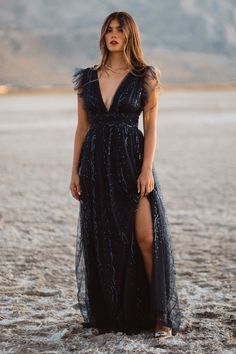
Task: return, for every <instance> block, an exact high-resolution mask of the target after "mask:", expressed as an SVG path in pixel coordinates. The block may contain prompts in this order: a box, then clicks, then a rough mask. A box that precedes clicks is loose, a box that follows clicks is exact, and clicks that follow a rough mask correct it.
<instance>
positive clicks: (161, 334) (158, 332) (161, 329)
mask: <svg viewBox="0 0 236 354" xmlns="http://www.w3.org/2000/svg"><path fill="white" fill-rule="evenodd" d="M154 337H155V338H159V339H160V340H162V339H166V338H169V337H172V328H170V327H166V326H162V325H161V324H158V323H157V324H156V326H155V330H154Z"/></svg>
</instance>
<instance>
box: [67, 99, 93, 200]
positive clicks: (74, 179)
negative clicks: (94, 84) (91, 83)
mask: <svg viewBox="0 0 236 354" xmlns="http://www.w3.org/2000/svg"><path fill="white" fill-rule="evenodd" d="M83 103H84V102H83V98H82V97H80V96H79V94H77V107H78V109H77V112H78V122H77V127H76V131H75V137H74V152H73V163H72V172H71V182H70V190H71V194H72V196H73V198H75V199H77V200H80V192H81V191H80V181H79V175H78V163H79V158H80V153H81V147H82V144H83V141H84V138H85V136H86V134H87V132H88V130H89V123H88V117H87V113H86V111H85V109H84V107H83Z"/></svg>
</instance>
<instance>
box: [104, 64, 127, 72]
mask: <svg viewBox="0 0 236 354" xmlns="http://www.w3.org/2000/svg"><path fill="white" fill-rule="evenodd" d="M104 66H105V67H107V68H108V69H109V70H111V71H112V72H114V73H119V74H120V73H121V72H120V71H117V70H114V69H112V68H111V66H110V65H107V64H105V65H104ZM119 69H124V70H123V71H126V70H128V69H129V68H127V67H126V68H122V67H120V68H118V70H119Z"/></svg>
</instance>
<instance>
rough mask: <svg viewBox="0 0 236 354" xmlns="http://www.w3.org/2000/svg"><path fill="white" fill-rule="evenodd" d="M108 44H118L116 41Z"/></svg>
mask: <svg viewBox="0 0 236 354" xmlns="http://www.w3.org/2000/svg"><path fill="white" fill-rule="evenodd" d="M110 44H118V42H117V41H111V42H110Z"/></svg>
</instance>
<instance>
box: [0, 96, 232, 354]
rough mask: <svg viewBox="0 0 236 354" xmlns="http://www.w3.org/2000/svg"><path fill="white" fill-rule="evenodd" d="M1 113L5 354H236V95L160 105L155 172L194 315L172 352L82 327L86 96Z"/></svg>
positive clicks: (0, 318)
mask: <svg viewBox="0 0 236 354" xmlns="http://www.w3.org/2000/svg"><path fill="white" fill-rule="evenodd" d="M0 115H1V118H0V137H1V139H0V161H1V174H0V182H1V184H0V188H1V202H0V203H1V204H0V232H1V237H0V247H1V263H0V264H1V272H0V284H1V296H0V309H1V312H0V343H1V344H0V351H1V353H4V354H5V353H6V354H7V353H24V354H27V353H93V354H94V353H116V354H118V353H122V354H123V353H142V354H143V353H176V354H179V353H186V354H187V353H193V354H200V353H206V354H209V353H214V354H220V353H223V354H233V353H236V349H235V348H236V338H235V335H236V328H235V324H236V312H235V308H236V306H235V305H236V299H235V294H236V291H235V260H236V252H235V231H236V215H235V214H236V193H235V191H236V178H235V172H236V159H235V154H236V144H235V136H236V92H234V91H228V92H227V91H215V92H208V91H195V92H194V91H176V92H162V94H161V97H160V104H159V116H158V141H157V150H156V156H155V157H156V159H155V164H156V166H157V172H158V174H159V181H160V184H161V186H162V191H163V195H164V197H165V203H166V208H167V212H168V216H169V222H170V226H171V231H172V238H173V244H174V250H175V263H176V272H177V288H178V294H179V300H180V306H181V308H182V311H183V314H184V318H183V322H182V324H181V328H180V332H179V333H178V334H177V335H176V336H175V337H172V338H170V339H168V341H166V342H163V343H162V344H160V343H158V341H157V339H154V338H152V337H151V334H150V333H142V334H138V335H130V336H128V335H125V334H124V333H121V332H119V333H106V334H101V335H98V333H97V332H96V330H95V329H84V328H82V327H81V318H80V315H79V312H78V308H77V307H76V282H75V272H74V256H75V235H76V224H77V217H78V208H79V203H78V202H77V201H76V200H74V199H73V198H72V197H71V195H70V192H69V182H70V171H71V163H72V149H73V139H74V131H75V126H76V120H77V114H76V96H75V95H74V94H71V92H70V93H64V94H55V93H52V94H48V95H28V96H24V95H12V96H10V95H9V96H2V97H0ZM140 129H142V117H140Z"/></svg>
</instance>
